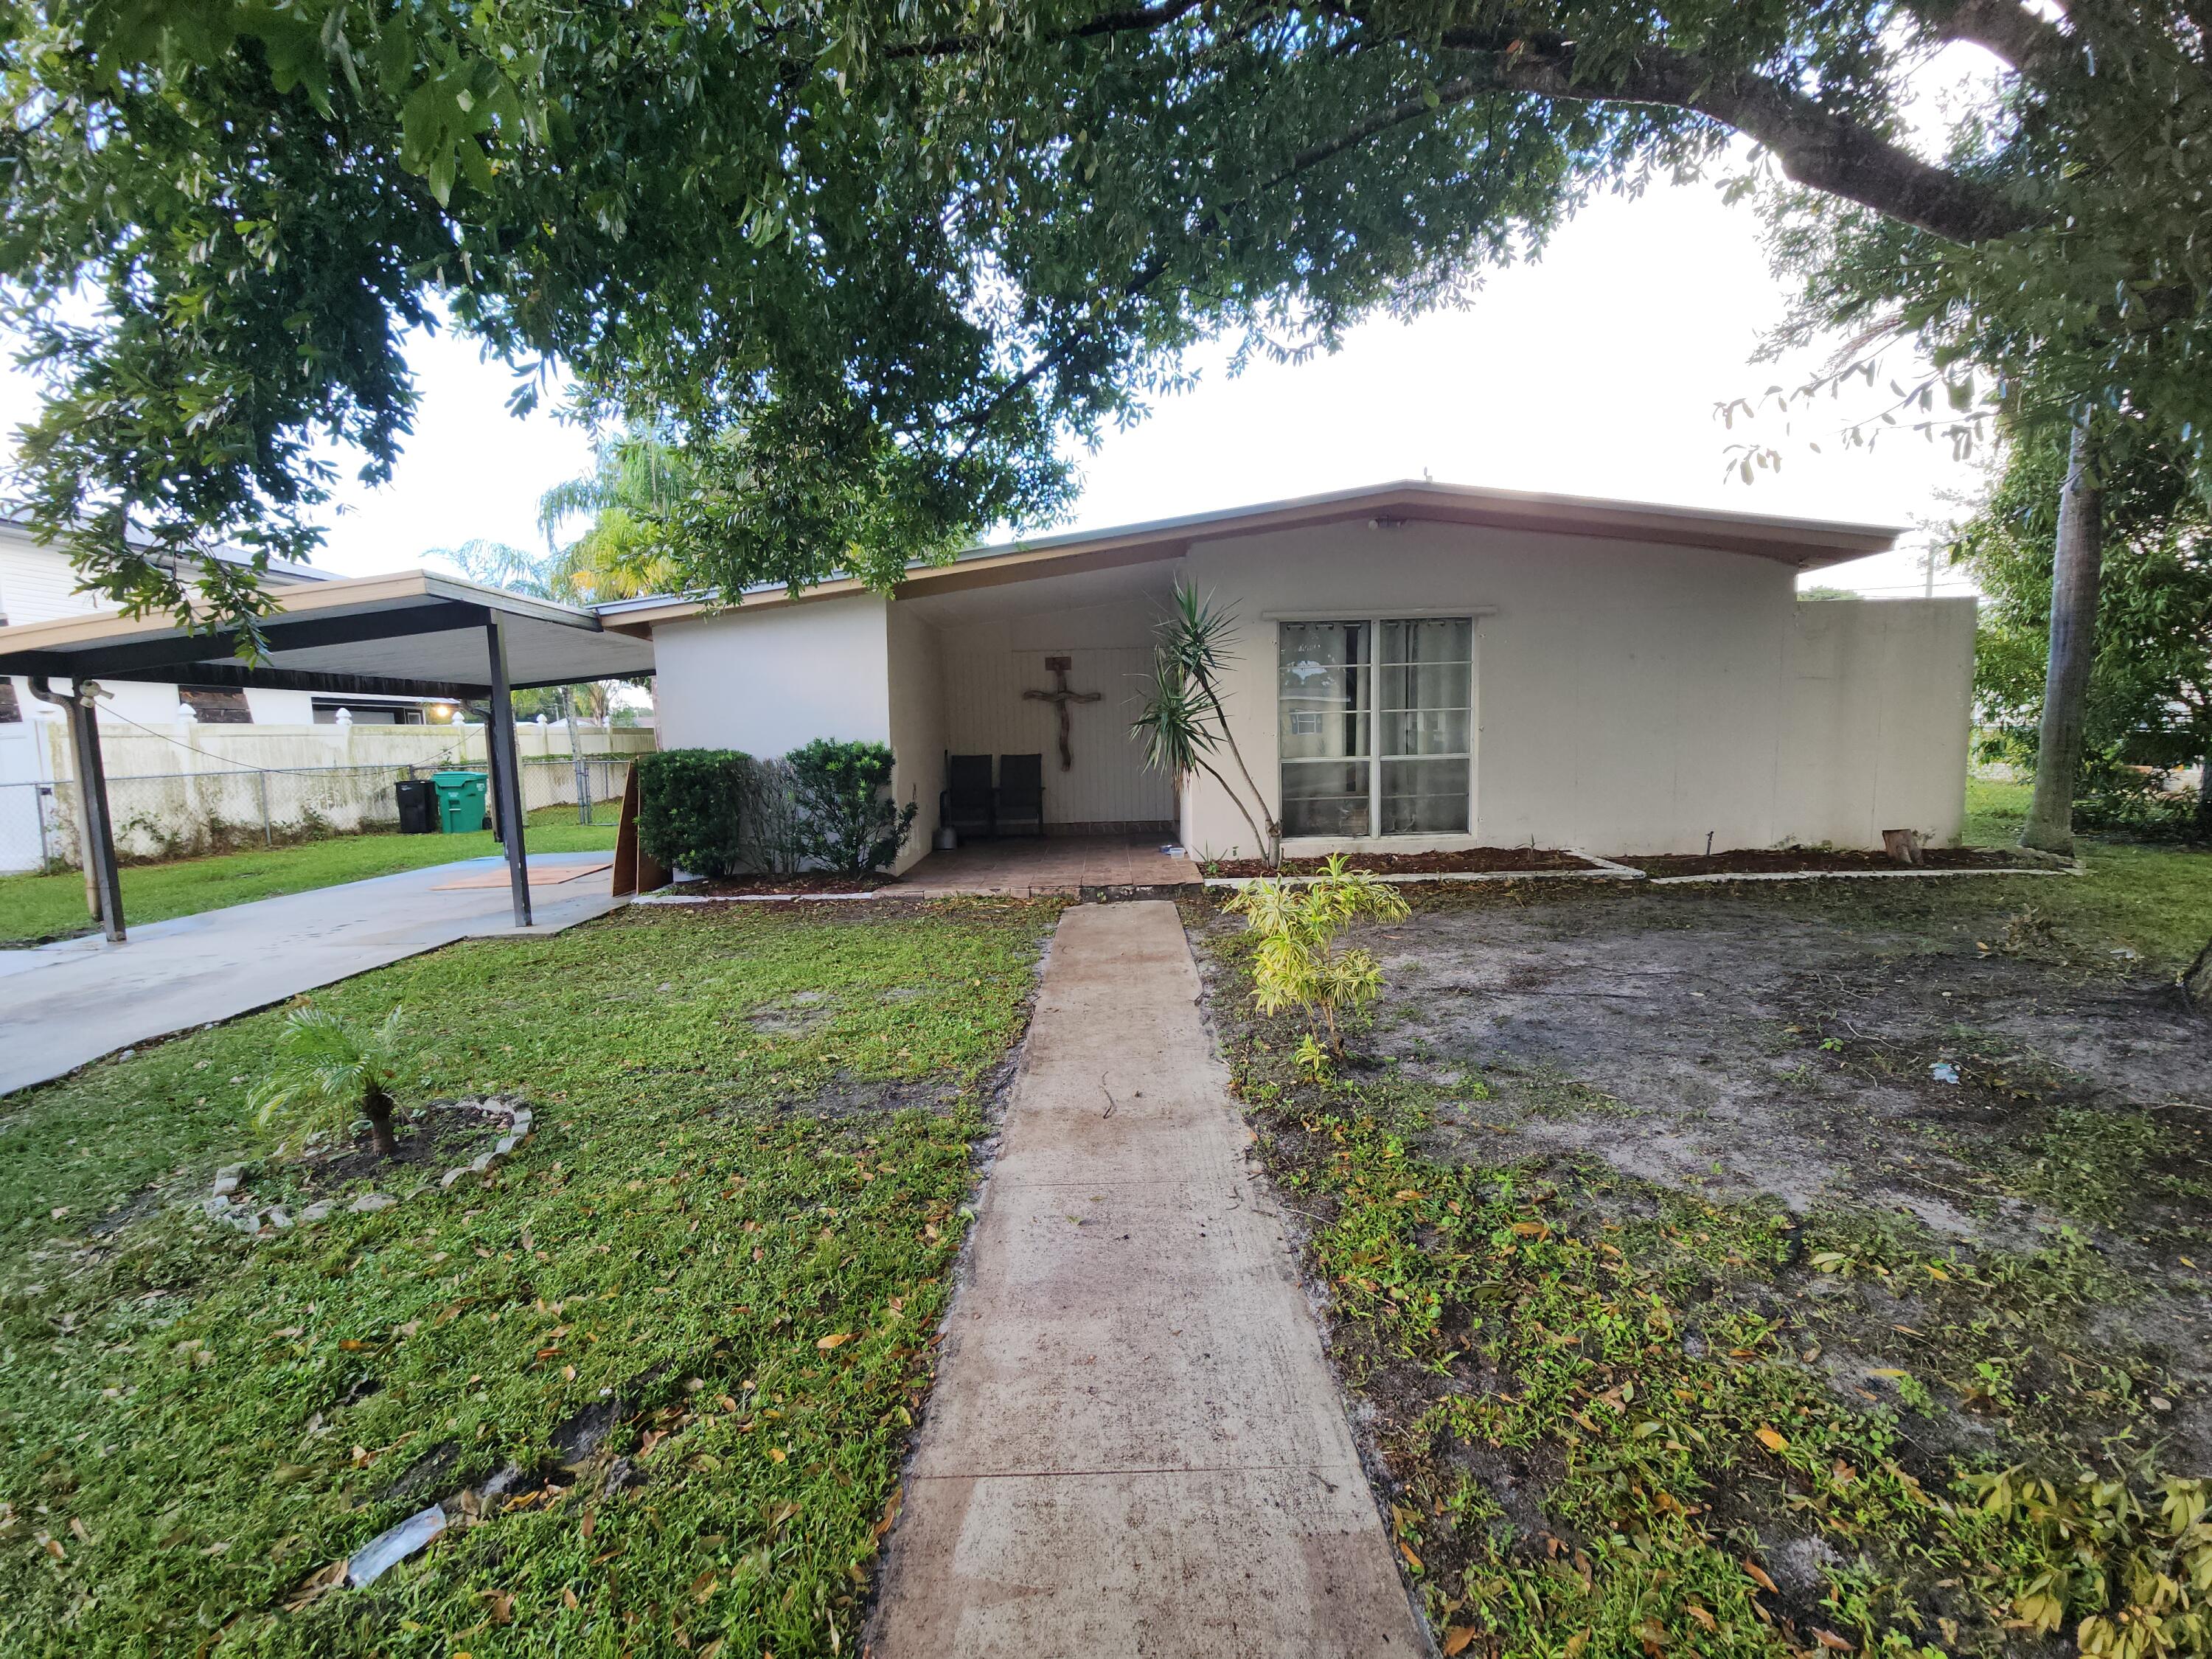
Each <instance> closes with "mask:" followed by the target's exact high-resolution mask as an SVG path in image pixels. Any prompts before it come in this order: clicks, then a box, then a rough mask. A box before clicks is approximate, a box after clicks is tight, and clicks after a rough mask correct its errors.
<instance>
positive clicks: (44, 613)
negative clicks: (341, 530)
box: [0, 518, 329, 726]
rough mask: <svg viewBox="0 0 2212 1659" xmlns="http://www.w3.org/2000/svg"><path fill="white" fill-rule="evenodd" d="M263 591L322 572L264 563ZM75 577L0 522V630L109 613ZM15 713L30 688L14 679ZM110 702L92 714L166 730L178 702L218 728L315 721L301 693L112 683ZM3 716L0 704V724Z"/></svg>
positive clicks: (60, 558) (25, 708) (27, 535)
mask: <svg viewBox="0 0 2212 1659" xmlns="http://www.w3.org/2000/svg"><path fill="white" fill-rule="evenodd" d="M263 580H264V581H266V582H267V583H268V585H269V586H271V587H290V586H295V585H297V584H299V583H301V582H314V581H325V580H329V577H328V574H327V573H325V572H324V571H320V570H315V569H312V568H309V567H307V565H304V564H286V563H283V562H276V563H272V564H271V565H270V567H269V571H268V574H266V575H265V576H264V578H263ZM76 585H77V574H76V568H74V567H73V566H72V565H71V564H70V561H69V555H68V554H67V553H65V552H64V551H63V550H61V549H59V548H57V547H52V546H50V545H48V544H46V543H45V542H42V541H40V539H39V538H37V537H36V536H35V535H33V533H32V532H31V529H30V527H29V526H27V525H26V524H24V523H22V522H21V521H20V520H15V519H12V518H0V627H7V626H9V625H11V624H20V623H36V622H52V621H53V620H55V619H56V618H58V617H86V616H90V615H92V614H94V612H96V611H106V610H109V609H112V605H113V603H114V602H113V601H112V600H111V599H108V598H106V596H105V595H104V594H99V593H80V592H77V591H76ZM9 684H10V685H11V687H12V689H13V690H14V691H15V702H16V706H17V708H18V709H19V710H20V711H21V713H23V714H29V713H31V712H32V704H33V699H32V697H31V694H30V687H29V686H28V685H27V684H26V683H25V682H24V681H23V679H22V678H21V677H20V676H18V677H16V678H15V679H14V680H12V681H10V682H9ZM107 689H108V690H109V691H111V692H112V694H113V696H112V697H111V698H110V699H108V700H106V702H103V704H102V706H101V708H100V713H101V714H102V715H103V716H106V717H107V718H110V719H114V718H118V717H119V718H124V719H129V720H143V721H145V722H147V723H148V724H156V723H158V724H160V725H161V726H167V724H168V722H170V721H171V720H174V719H175V718H176V717H177V708H178V705H179V702H184V703H187V704H189V705H191V708H192V712H193V713H194V714H196V715H197V717H198V718H199V719H201V720H215V721H221V722H222V723H224V724H232V725H235V724H245V723H247V722H252V723H253V724H256V725H262V726H270V725H276V726H290V725H301V726H304V725H307V724H309V723H311V722H312V721H313V720H314V718H315V713H314V708H313V702H314V699H313V697H311V696H309V695H308V694H307V692H304V691H238V690H231V689H228V688H217V687H209V688H204V689H203V688H199V687H187V688H184V689H183V691H182V693H181V694H180V691H179V688H178V687H176V686H173V685H151V684H137V683H131V684H125V683H123V682H120V681H118V682H117V683H116V684H113V685H112V686H110V687H108V688H107ZM6 714H7V710H6V708H5V706H4V704H0V720H4V719H5V717H6Z"/></svg>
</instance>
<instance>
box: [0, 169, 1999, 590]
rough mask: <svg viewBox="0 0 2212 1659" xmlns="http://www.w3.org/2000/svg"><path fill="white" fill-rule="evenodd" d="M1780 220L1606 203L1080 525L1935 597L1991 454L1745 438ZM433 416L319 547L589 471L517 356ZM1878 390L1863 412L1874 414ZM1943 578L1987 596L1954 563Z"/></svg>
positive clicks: (470, 350)
mask: <svg viewBox="0 0 2212 1659" xmlns="http://www.w3.org/2000/svg"><path fill="white" fill-rule="evenodd" d="M1787 300H1788V295H1787V292H1786V290H1785V289H1784V286H1783V285H1782V284H1780V283H1778V282H1777V281H1776V279H1775V278H1774V277H1773V276H1771V275H1770V273H1769V272H1768V270H1767V267H1766V263H1765V256H1764V254H1763V253H1762V252H1761V250H1760V246H1759V219H1758V217H1757V216H1756V215H1755V214H1754V213H1753V211H1752V210H1750V209H1749V208H1748V207H1744V206H1736V207H1731V206H1729V205H1727V204H1724V203H1723V201H1722V199H1721V197H1720V195H1719V192H1718V190H1717V188H1716V187H1715V186H1713V185H1686V186H1678V187H1666V188H1661V189H1656V190H1654V191H1650V192H1649V193H1647V194H1646V195H1644V197H1641V198H1640V199H1635V200H1607V201H1604V202H1601V203H1600V204H1597V205H1595V206H1594V207H1592V208H1590V209H1589V210H1586V211H1585V212H1584V213H1583V215H1582V216H1581V217H1580V218H1578V219H1577V221H1576V222H1574V223H1573V224H1571V226H1570V227H1569V228H1567V230H1566V231H1565V232H1564V233H1563V234H1561V235H1560V236H1559V238H1558V240H1556V241H1555V242H1554V244H1553V246H1552V248H1551V249H1550V250H1549V251H1548V252H1547V254H1546V256H1545V257H1544V258H1543V259H1542V260H1541V262H1539V263H1536V264H1529V265H1524V266H1521V267H1517V268H1516V269H1514V270H1509V271H1506V272H1504V273H1500V274H1495V275H1492V276H1491V277H1490V278H1489V279H1488V280H1487V281H1486V283H1485V285H1484V286H1483V287H1482V289H1480V291H1479V292H1478V293H1476V294H1475V295H1474V296H1473V298H1472V301H1471V303H1470V304H1469V305H1468V307H1467V308H1466V309H1464V310H1460V311H1454V312H1447V313H1433V314H1431V315H1428V316H1425V317H1422V318H1419V319H1415V320H1413V321H1412V322H1407V323H1401V322H1396V321H1391V320H1383V321H1377V322H1375V323H1372V324H1370V325H1367V326H1366V327H1364V328H1363V329H1361V330H1359V331H1358V332H1357V333H1356V334H1355V335H1353V336H1352V338H1351V339H1350V340H1349V341H1348V342H1347V343H1346V346H1345V348H1344V349H1342V350H1341V351H1340V352H1338V353H1337V354H1335V355H1334V356H1328V357H1324V358H1319V359H1316V360H1312V361H1309V362H1304V363H1300V364H1296V365H1291V366H1276V365H1272V364H1258V365H1255V366H1254V367H1252V368H1249V369H1248V370H1247V371H1246V372H1245V373H1244V374H1243V375H1241V376H1238V377H1235V378H1231V377H1230V376H1228V375H1227V374H1225V373H1224V372H1223V363H1222V359H1223V357H1224V356H1225V353H1219V354H1214V355H1213V356H1211V357H1209V358H1207V359H1206V360H1204V361H1202V362H1200V364H1199V365H1197V366H1198V367H1199V368H1200V384H1199V385H1198V386H1197V388H1196V389H1195V390H1194V391H1191V392H1188V393H1185V394H1183V395H1182V396H1179V397H1176V398H1170V399H1168V400H1166V401H1164V403H1162V404H1160V406H1159V407H1158V409H1156V410H1154V412H1153V413H1152V416H1150V418H1148V419H1147V420H1146V421H1144V422H1141V423H1139V424H1138V425H1137V426H1135V427H1134V428H1131V429H1129V430H1127V431H1122V432H1117V433H1115V434H1112V435H1109V437H1108V438H1107V439H1106V440H1105V441H1104V442H1103V445H1102V446H1101V447H1099V449H1098V450H1097V452H1096V453H1087V454H1085V455H1084V456H1082V457H1081V465H1082V468H1083V471H1084V476H1085V490H1084V495H1083V497H1082V500H1081V501H1080V502H1079V506H1078V507H1077V510H1076V513H1075V516H1074V518H1073V521H1072V522H1071V523H1070V524H1069V525H1068V526H1065V527H1067V528H1097V527H1099V526H1108V525H1115V524H1123V523H1128V522H1131V521H1133V520H1144V519H1153V518H1161V517H1165V516H1169V515H1171V514H1176V513H1195V512H1203V511H1208V510H1212V509H1217V508H1222V507H1235V506H1237V505H1240V504H1244V503H1249V502H1257V501H1270V500H1275V499H1279V498H1281V497H1284V496H1290V495H1307V494H1311V493H1313V492H1315V491H1318V490H1327V489H1342V488H1346V487H1350V486H1354V485H1358V484H1364V483H1379V482H1382V481H1383V480H1386V479H1391V478H1401V477H1414V478H1418V477H1421V476H1423V475H1424V474H1427V475H1428V476H1431V477H1434V478H1436V479H1437V480H1438V481H1440V482H1444V483H1466V484H1491V485H1498V486H1504V487H1507V488H1512V489H1537V490H1550V491H1560V492H1565V493H1571V494H1579V495H1604V496H1619V497H1626V498H1631V499H1637V500H1644V501H1667V502H1674V503H1680V504H1683V505H1689V506H1709V507H1733V508H1737V509H1741V510H1744V511H1749V512H1767V513H1796V514H1802V515H1806V516H1810V517H1824V518H1836V519H1847V520H1857V521H1860V522H1875V523H1887V524H1895V525H1900V526H1913V527H1914V528H1912V529H1911V530H1910V531H1909V532H1908V535H1907V537H1906V538H1905V547H1906V550H1905V551H1902V552H1900V553H1898V554H1893V555H1888V556H1883V557H1881V558H1878V559H1873V560H1863V561H1860V562H1857V563H1855V564H1850V565H1844V566H1838V567H1837V568H1834V569H1832V570H1830V571H1827V572H1825V573H1822V574H1821V575H1820V578H1819V580H1821V581H1823V582H1826V583H1828V584H1830V585H1832V586H1850V587H1856V588H1859V589H1861V590H1863V591H1865V592H1871V593H1904V592H1919V591H1921V586H1922V582H1923V564H1922V556H1921V552H1920V550H1921V549H1922V547H1923V546H1924V544H1925V540H1924V538H1923V535H1922V534H1921V532H1920V531H1919V529H1918V528H1917V526H1923V525H1926V524H1929V523H1938V524H1940V523H1941V522H1942V521H1943V520H1947V519H1948V518H1951V517H1953V516H1955V514H1956V513H1957V512H1958V507H1957V506H1956V504H1955V503H1954V501H1951V500H1949V499H1948V497H1950V496H1953V495H1958V494H1960V493H1962V492H1963V493H1967V494H1971V493H1972V492H1975V491H1978V489H1980V488H1981V484H1982V477H1981V471H1980V464H1979V463H1978V462H1977V461H1971V460H1970V461H1966V462H1960V461H1957V460H1954V459H1953V458H1952V456H1951V453H1950V452H1949V449H1948V446H1946V445H1944V444H1942V442H1940V441H1939V442H1936V443H1930V442H1928V441H1925V440H1923V438H1921V437H1919V436H1917V435H1913V434H1911V433H1909V432H1903V431H1899V432H1893V433H1891V434H1889V435H1886V436H1885V437H1884V438H1883V440H1882V441H1881V442H1880V443H1879V444H1877V445H1876V446H1875V448H1874V449H1873V451H1872V452H1871V453H1869V452H1866V451H1863V450H1850V449H1846V448H1844V447H1841V446H1838V445H1837V444H1834V443H1832V442H1830V443H1827V444H1825V445H1824V446H1823V447H1822V449H1821V450H1820V453H1815V452H1814V450H1813V448H1812V447H1811V442H1812V441H1818V440H1819V439H1820V438H1822V437H1824V436H1826V435H1830V434H1832V432H1833V430H1834V429H1835V428H1836V427H1837V426H1838V424H1840V422H1841V420H1842V416H1841V415H1840V413H1832V412H1829V411H1828V410H1825V409H1824V410H1821V411H1818V412H1816V413H1815V414H1814V415H1813V416H1809V417H1806V416H1801V417H1800V419H1799V420H1798V422H1797V430H1796V434H1795V435H1792V436H1790V437H1786V438H1785V437H1784V435H1783V429H1782V425H1781V422H1779V421H1778V420H1774V419H1762V420H1760V421H1759V422H1757V423H1756V424H1755V425H1754V426H1753V427H1751V428H1739V430H1738V431H1736V432H1735V433H1731V432H1730V431H1729V430H1728V429H1727V428H1725V427H1723V425H1722V423H1721V422H1719V421H1718V420H1717V418H1716V416H1715V415H1714V407H1715V405H1716V404H1719V403H1722V402H1724V401H1726V400H1728V399H1729V398H1738V397H1756V395H1757V394H1759V392H1763V391H1764V390H1765V388H1766V387H1767V386H1770V385H1771V384H1774V383H1776V382H1777V381H1783V382H1788V383H1794V382H1795V380H1796V379H1797V378H1799V377H1800V376H1801V375H1802V374H1803V373H1804V372H1805V371H1806V370H1808V368H1812V367H1814V363H1813V362H1811V361H1806V362H1793V363H1790V364H1788V365H1783V366H1777V365H1774V364H1765V363H1754V362H1753V361H1752V358H1753V353H1754V351H1755V350H1756V349H1757V347H1758V344H1759V340H1760V338H1761V337H1762V335H1763V334H1764V332H1765V331H1766V330H1767V329H1769V328H1771V326H1772V325H1773V324H1774V323H1775V322H1776V321H1777V320H1778V319H1779V317H1780V316H1781V315H1782V313H1783V311H1784V307H1785V306H1786V303H1787ZM410 359H411V361H412V362H413V363H414V366H415V368H416V371H417V373H418V374H419V377H420V380H421V386H422V409H421V411H420V414H419V417H418V419H417V422H416V431H415V435H414V436H413V438H412V440H411V441H410V443H409V445H408V449H407V453H406V456H405V458H404V460H403V461H402V462H401V464H400V465H399V467H398V471H397V472H396V474H395V476H394V477H393V478H392V482H391V483H388V484H386V485H385V486H384V487H382V488H381V489H375V490H369V489H365V488H362V487H361V486H359V485H357V484H349V486H348V487H347V488H346V489H345V490H344V492H343V499H342V502H341V510H339V511H337V512H336V513H333V514H332V516H331V536H330V540H329V543H328V544H327V548H326V550H325V554H324V555H323V556H322V558H321V559H320V561H319V562H321V563H324V564H325V565H326V566H328V567H329V568H332V569H335V570H337V571H340V572H342V573H343V574H349V575H360V574H369V573H372V572H376V571H384V570H392V569H397V568H404V567H406V566H410V565H414V564H416V563H419V562H422V559H423V557H424V556H425V555H426V554H427V553H428V552H429V551H430V550H433V549H435V548H439V547H442V546H452V545H455V544H459V543H461V542H464V541H467V540H470V539H471V538H479V537H482V538H492V539H495V540H503V541H508V542H513V543H516V544H521V545H526V546H528V545H534V544H536V540H537V530H536V525H535V516H536V507H537V501H538V495H539V493H540V492H541V491H543V490H544V489H545V488H546V487H547V486H549V485H550V484H552V483H556V482H558V481H559V480H561V479H562V478H565V477H571V476H574V474H576V473H577V472H579V471H581V470H583V469H584V467H585V466H586V464H587V462H588V459H589V453H590V442H589V437H588V435H587V434H586V433H584V432H583V431H581V430H580V429H578V428H574V427H573V426H570V425H568V424H565V423H563V422H561V421H559V420H558V419H556V418H555V416H552V415H551V414H549V413H539V414H538V415H534V416H531V417H530V418H528V419H525V420H516V419H514V418H513V417H512V416H508V415H507V412H506V410H505V406H504V405H505V400H506V397H507V391H508V389H509V387H510V386H511V385H512V383H513V380H512V375H511V374H510V372H509V371H508V370H507V368H504V367H503V366H502V365H501V364H499V363H497V362H489V363H488V362H483V361H482V360H481V359H480V358H479V356H478V355H477V349H476V348H475V347H474V346H473V345H472V344H471V343H468V342H466V341H464V340H459V339H456V338H454V337H451V336H441V337H436V338H432V339H422V340H419V341H418V342H417V343H416V346H415V348H414V349H413V350H412V351H411V353H410ZM34 406H35V392H34V389H33V386H31V385H30V384H29V382H28V381H27V379H26V377H25V376H24V375H22V374H21V372H20V371H15V370H13V369H12V368H10V369H8V370H7V371H5V378H4V379H0V422H4V423H5V429H6V430H7V431H9V433H12V432H13V430H14V428H15V424H16V422H19V421H20V420H21V419H22V418H23V417H24V416H26V415H27V414H28V413H29V412H30V411H31V410H32V409H33V407H34ZM1869 406H1870V404H1867V403H1862V404H1860V405H1859V407H1861V408H1865V407H1869ZM1747 435H1756V436H1760V437H1765V438H1768V439H1771V440H1772V441H1776V442H1778V443H1779V444H1780V445H1781V447H1783V449H1784V453H1785V456H1786V459H1785V461H1784V465H1783V467H1782V468H1781V470H1780V471H1779V473H1778V474H1777V473H1773V472H1762V473H1760V474H1759V476H1758V477H1757V478H1756V480H1755V481H1754V482H1753V483H1748V484H1747V483H1743V482H1741V480H1740V479H1738V478H1737V477H1735V476H1734V474H1733V473H1732V471H1730V470H1729V466H1728V464H1727V463H1728V456H1729V447H1730V445H1731V444H1732V443H1735V442H1740V441H1742V440H1743V438H1744V437H1745V436H1747ZM1936 583H1937V591H1938V592H1969V591H1971V588H1970V587H1968V586H1966V584H1965V583H1964V581H1963V580H1961V579H1960V577H1958V576H1957V575H1956V574H1954V573H1952V572H1949V571H1948V570H1942V569H1939V570H1938V571H1937V573H1936Z"/></svg>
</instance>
